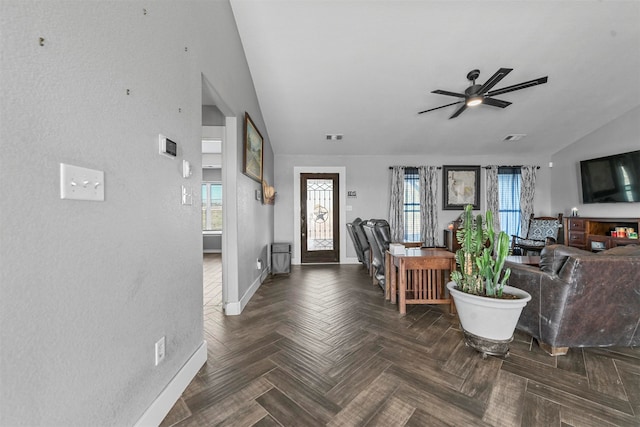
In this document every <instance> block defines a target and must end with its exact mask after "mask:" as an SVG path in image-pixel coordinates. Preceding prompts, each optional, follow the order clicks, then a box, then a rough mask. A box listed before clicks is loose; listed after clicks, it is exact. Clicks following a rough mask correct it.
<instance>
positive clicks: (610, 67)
mask: <svg viewBox="0 0 640 427" xmlns="http://www.w3.org/2000/svg"><path fill="white" fill-rule="evenodd" d="M231 5H232V8H233V13H234V15H235V18H236V22H237V25H238V29H239V32H240V37H241V39H242V44H243V46H244V49H245V53H246V57H247V61H248V64H249V68H250V70H251V74H252V77H253V81H254V85H255V89H256V93H257V96H258V100H259V103H260V107H261V110H262V114H263V117H264V120H265V123H266V127H267V132H268V134H269V137H270V140H271V144H272V146H273V149H274V151H275V153H276V154H307V155H314V154H316V155H317V154H331V155H353V154H360V153H369V154H375V155H391V154H407V155H412V154H427V153H432V152H437V153H440V154H443V155H448V154H455V153H460V152H461V151H462V152H465V153H468V154H492V153H514V154H523V155H525V154H527V153H549V154H551V153H554V152H556V151H558V150H560V149H561V148H563V147H565V146H567V145H569V144H571V143H573V142H575V141H576V140H578V139H580V138H581V137H583V136H584V135H587V134H589V133H591V132H593V131H594V130H596V129H598V128H599V127H601V126H603V125H605V124H607V123H609V122H611V121H612V120H615V119H616V118H617V117H619V116H621V115H622V114H624V113H625V112H627V111H629V110H631V109H632V108H634V107H637V106H638V105H640V24H639V23H640V1H419V0H416V1H399V0H371V1H364V0H359V1H355V0H342V1H337V0H336V1H331V0H297V1H295V0H231ZM501 67H505V68H512V69H513V71H512V72H511V73H510V74H508V75H507V76H506V77H505V78H504V79H503V80H502V81H501V82H500V83H498V84H497V85H496V86H495V88H494V89H499V88H501V87H505V86H510V85H513V84H516V83H520V82H523V81H528V80H532V79H535V78H538V77H542V76H547V75H548V76H549V81H548V83H547V84H543V85H540V86H534V87H530V88H526V89H523V90H519V91H515V92H510V93H507V94H504V95H501V96H499V97H497V98H500V99H503V100H505V101H509V102H512V105H510V106H508V107H507V108H504V109H502V108H496V107H491V106H487V105H480V106H478V107H473V108H469V109H467V110H466V111H465V112H464V113H462V114H461V115H460V116H459V117H457V118H454V119H449V117H450V116H451V115H452V114H453V113H454V111H455V110H456V109H457V108H458V107H459V106H458V105H455V106H450V107H446V108H442V109H439V110H436V111H432V112H429V113H425V114H418V112H419V111H422V110H426V109H429V108H434V107H438V106H441V105H445V104H448V103H451V102H455V101H457V100H458V99H456V98H452V97H449V96H444V95H439V94H433V93H431V91H433V90H436V89H442V90H447V91H451V92H459V93H460V92H464V90H465V89H466V88H467V87H468V85H469V82H468V81H467V78H466V75H467V73H468V72H469V71H470V70H473V69H479V70H480V73H481V74H480V77H479V78H478V83H483V82H484V81H485V80H487V79H488V78H489V77H490V76H492V75H493V73H495V72H496V71H497V70H498V69H499V68H501ZM514 133H515V134H526V135H527V136H526V137H525V138H524V139H522V140H520V141H518V142H510V143H508V142H504V141H503V139H504V137H505V136H506V135H508V134H514ZM326 134H343V135H344V137H343V139H342V140H341V141H335V142H330V141H327V140H326Z"/></svg>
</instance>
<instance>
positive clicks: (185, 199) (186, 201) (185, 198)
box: [182, 185, 193, 206]
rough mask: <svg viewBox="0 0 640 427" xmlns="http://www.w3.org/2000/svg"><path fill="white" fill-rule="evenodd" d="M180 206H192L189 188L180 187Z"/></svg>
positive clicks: (185, 186) (191, 195)
mask: <svg viewBox="0 0 640 427" xmlns="http://www.w3.org/2000/svg"><path fill="white" fill-rule="evenodd" d="M182 204H183V205H187V206H191V205H193V193H192V192H191V186H188V185H183V186H182Z"/></svg>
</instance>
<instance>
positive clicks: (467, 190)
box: [442, 166, 480, 210]
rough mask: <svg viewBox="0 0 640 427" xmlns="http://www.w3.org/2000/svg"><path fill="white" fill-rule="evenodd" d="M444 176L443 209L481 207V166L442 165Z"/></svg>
mask: <svg viewBox="0 0 640 427" xmlns="http://www.w3.org/2000/svg"><path fill="white" fill-rule="evenodd" d="M442 176H443V179H442V182H443V192H442V194H443V202H442V209H444V210H464V207H465V206H466V205H473V209H480V166H442Z"/></svg>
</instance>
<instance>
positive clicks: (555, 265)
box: [540, 245, 593, 275]
mask: <svg viewBox="0 0 640 427" xmlns="http://www.w3.org/2000/svg"><path fill="white" fill-rule="evenodd" d="M576 255H586V256H591V255H593V253H592V252H588V251H583V250H582V249H578V248H574V247H572V246H565V245H549V246H545V247H544V249H542V251H541V252H540V270H542V271H544V272H545V273H549V274H553V275H556V274H558V272H559V271H560V269H561V268H562V266H563V265H564V263H565V262H566V261H567V258H569V257H570V256H576Z"/></svg>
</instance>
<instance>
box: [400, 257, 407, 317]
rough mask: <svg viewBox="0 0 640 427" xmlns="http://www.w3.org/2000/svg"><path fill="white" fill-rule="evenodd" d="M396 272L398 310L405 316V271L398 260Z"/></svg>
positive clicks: (402, 264) (402, 263)
mask: <svg viewBox="0 0 640 427" xmlns="http://www.w3.org/2000/svg"><path fill="white" fill-rule="evenodd" d="M398 270H399V272H398V274H400V278H399V279H398V294H399V296H398V299H399V301H398V308H399V309H400V314H407V270H406V269H405V266H404V262H402V260H400V267H399V268H398Z"/></svg>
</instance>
